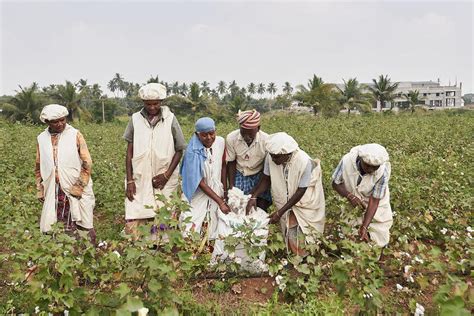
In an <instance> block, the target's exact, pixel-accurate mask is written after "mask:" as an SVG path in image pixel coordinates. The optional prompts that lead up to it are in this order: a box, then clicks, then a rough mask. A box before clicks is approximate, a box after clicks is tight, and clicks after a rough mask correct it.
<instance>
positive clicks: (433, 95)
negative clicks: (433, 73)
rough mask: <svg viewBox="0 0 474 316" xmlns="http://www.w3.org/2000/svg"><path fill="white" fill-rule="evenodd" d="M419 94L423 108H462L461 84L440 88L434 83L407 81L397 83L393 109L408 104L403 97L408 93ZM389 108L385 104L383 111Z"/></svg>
mask: <svg viewBox="0 0 474 316" xmlns="http://www.w3.org/2000/svg"><path fill="white" fill-rule="evenodd" d="M415 90H417V91H418V92H419V98H420V100H421V101H422V102H423V103H424V105H425V106H427V107H429V108H433V109H441V108H454V107H461V106H464V101H463V99H462V98H461V97H462V83H460V84H459V86H458V85H457V84H455V85H454V86H452V85H447V86H442V85H441V84H440V83H439V80H438V82H434V81H407V82H403V81H402V82H399V84H398V88H397V90H396V91H395V94H396V95H397V97H396V98H395V99H394V103H395V104H394V107H395V108H402V107H406V106H407V104H408V102H407V100H406V98H405V97H404V96H403V95H404V94H406V93H408V92H409V91H415ZM389 108H390V102H387V103H386V104H385V107H384V109H389Z"/></svg>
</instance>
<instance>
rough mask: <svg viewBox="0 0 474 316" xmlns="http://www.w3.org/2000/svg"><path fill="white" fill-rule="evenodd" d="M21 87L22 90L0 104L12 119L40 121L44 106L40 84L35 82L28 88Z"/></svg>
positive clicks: (3, 111) (5, 113) (6, 114)
mask: <svg viewBox="0 0 474 316" xmlns="http://www.w3.org/2000/svg"><path fill="white" fill-rule="evenodd" d="M19 87H20V91H16V92H17V94H16V95H15V96H14V97H13V98H11V99H10V100H9V102H8V103H4V104H2V105H1V106H0V108H1V109H2V113H3V114H4V115H5V116H6V117H7V118H8V119H9V120H11V121H30V122H34V123H39V122H40V120H39V116H40V113H41V109H42V107H43V100H42V98H41V95H40V94H39V92H38V85H37V84H35V83H33V84H32V85H31V86H29V87H27V88H23V87H22V86H19Z"/></svg>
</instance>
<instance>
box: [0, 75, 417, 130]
mask: <svg viewBox="0 0 474 316" xmlns="http://www.w3.org/2000/svg"><path fill="white" fill-rule="evenodd" d="M150 82H157V83H161V84H163V85H164V86H166V88H167V91H168V96H167V98H166V100H165V101H164V103H165V104H166V105H168V106H170V107H171V108H172V109H173V111H174V112H175V113H176V114H177V115H187V116H190V115H191V116H193V117H195V116H197V115H212V116H214V117H216V118H217V119H225V118H228V117H230V116H232V115H233V114H235V113H237V112H238V111H239V110H245V109H250V108H255V109H257V110H258V111H260V112H271V111H275V110H281V109H286V108H289V107H290V106H291V105H292V104H295V103H296V104H298V105H299V106H302V107H307V108H310V109H311V110H312V112H313V113H314V114H316V115H321V116H334V115H338V113H340V111H341V110H342V109H345V110H346V111H347V113H348V114H350V112H351V111H353V110H357V111H359V112H361V113H367V112H370V111H371V110H372V108H374V107H375V106H376V104H377V102H378V103H379V104H380V105H381V107H385V105H386V104H387V103H388V102H390V106H391V108H393V100H394V98H395V97H401V96H402V95H399V94H397V93H396V90H397V87H398V83H397V82H392V80H391V79H390V78H389V77H388V75H380V76H379V77H378V78H376V79H372V84H370V85H364V84H361V83H359V81H358V80H357V78H350V79H348V80H347V81H346V80H343V84H342V85H335V84H332V83H326V82H324V81H323V79H322V78H321V77H318V76H317V75H313V77H312V78H310V79H309V80H308V81H307V83H306V84H305V85H297V86H296V87H293V86H292V85H291V84H290V83H289V82H285V83H284V84H283V85H282V86H281V88H280V87H278V86H277V85H276V84H275V83H274V82H270V83H267V84H265V83H253V82H251V83H249V84H248V85H247V86H239V85H238V83H237V82H236V81H235V80H233V81H231V82H228V83H227V82H225V81H222V80H221V81H219V82H218V83H217V84H216V85H215V86H213V87H212V86H211V84H210V83H209V82H207V81H203V82H201V83H198V82H192V83H190V84H187V83H185V82H178V81H175V82H166V81H163V80H160V78H159V76H151V77H150V78H149V79H148V80H147V81H146V83H150ZM142 85H143V84H139V83H133V82H129V81H126V80H125V79H124V78H123V77H122V75H120V74H119V73H116V74H115V75H114V77H113V78H112V79H111V80H110V81H109V82H108V84H107V88H108V89H109V90H110V91H111V92H112V93H113V96H112V97H110V96H107V95H106V94H105V93H104V91H103V90H102V87H101V86H100V85H99V84H97V83H94V84H89V83H88V81H87V80H86V79H80V80H78V81H77V82H71V81H66V82H65V83H64V84H51V85H49V86H45V87H39V85H38V84H37V83H35V82H34V83H33V84H31V85H30V86H28V87H22V86H20V87H19V90H17V91H16V94H15V95H14V96H3V97H0V108H1V110H2V115H3V116H5V117H6V118H7V119H9V120H11V121H24V122H32V123H38V122H39V114H40V112H41V109H42V107H43V106H44V105H45V104H47V103H59V104H61V105H64V106H66V107H67V108H68V109H69V119H70V120H71V121H74V120H82V121H92V122H103V121H113V120H114V119H115V118H116V117H117V116H121V115H127V114H128V115H130V114H131V113H133V112H135V111H136V110H138V109H139V108H140V107H141V106H142V102H141V100H140V99H139V97H138V90H139V89H140V87H141V86H142ZM280 89H281V90H280ZM402 97H404V98H405V99H406V102H405V103H404V104H405V107H407V108H410V109H411V110H412V111H413V110H414V107H415V105H417V104H420V103H422V101H421V98H420V96H419V93H418V91H410V92H409V93H407V94H405V95H403V96H402Z"/></svg>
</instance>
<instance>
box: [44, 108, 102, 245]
mask: <svg viewBox="0 0 474 316" xmlns="http://www.w3.org/2000/svg"><path fill="white" fill-rule="evenodd" d="M68 114H69V112H68V110H67V108H66V107H64V106H62V105H58V104H50V105H47V106H45V107H44V108H43V110H42V111H41V115H40V120H41V121H42V122H44V123H46V124H48V128H47V129H46V130H45V131H43V132H42V133H41V134H40V135H39V136H38V145H37V151H36V166H35V176H36V186H37V189H38V193H37V197H38V199H39V200H40V201H41V202H42V203H43V209H42V212H41V220H40V229H41V231H42V232H48V231H50V230H51V225H53V224H55V223H56V222H58V221H60V222H63V223H64V228H65V230H66V231H67V232H76V231H77V229H79V230H84V231H87V232H88V234H89V237H90V239H91V241H92V242H93V243H95V230H94V226H93V210H94V206H95V197H94V192H93V191H92V179H91V171H92V159H91V157H90V154H89V150H88V148H87V144H86V142H85V140H84V137H83V136H82V134H81V133H80V132H79V131H78V130H77V129H75V128H74V127H72V126H71V125H69V124H67V119H66V118H67V116H68Z"/></svg>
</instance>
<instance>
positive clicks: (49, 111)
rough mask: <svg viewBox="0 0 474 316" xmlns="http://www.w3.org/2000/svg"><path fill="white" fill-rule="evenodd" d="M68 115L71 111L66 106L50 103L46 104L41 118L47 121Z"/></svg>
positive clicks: (44, 121) (42, 120)
mask: <svg viewBox="0 0 474 316" xmlns="http://www.w3.org/2000/svg"><path fill="white" fill-rule="evenodd" d="M68 115H69V112H68V110H67V108H66V107H65V106H62V105H59V104H49V105H46V106H45V107H44V108H43V110H42V111H41V114H40V120H41V122H43V123H46V121H52V120H57V119H60V118H62V117H66V116H68Z"/></svg>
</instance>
